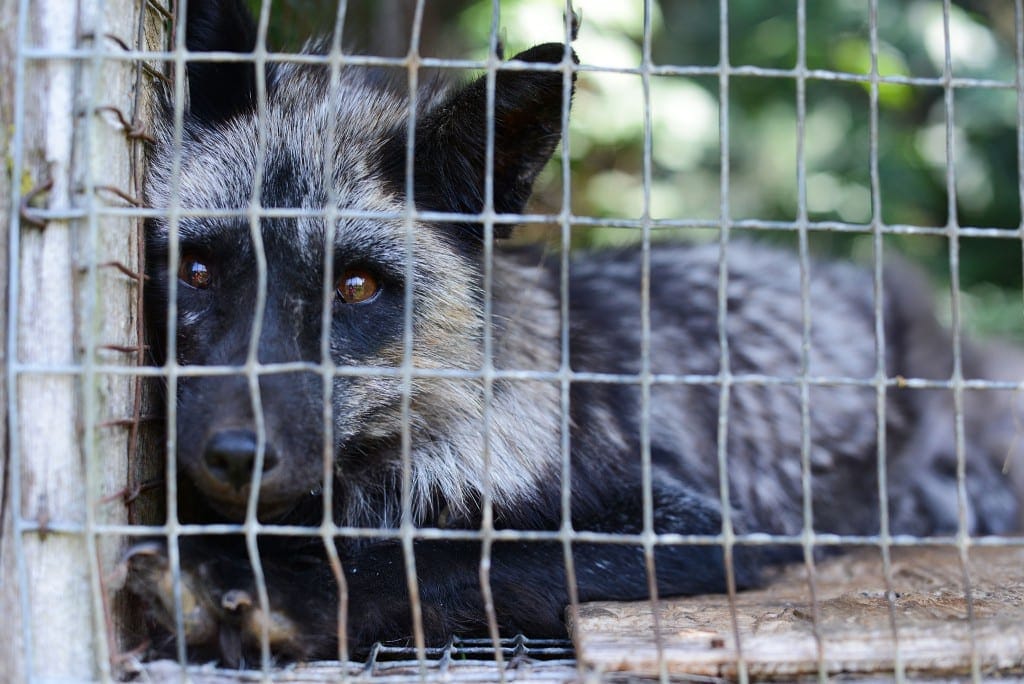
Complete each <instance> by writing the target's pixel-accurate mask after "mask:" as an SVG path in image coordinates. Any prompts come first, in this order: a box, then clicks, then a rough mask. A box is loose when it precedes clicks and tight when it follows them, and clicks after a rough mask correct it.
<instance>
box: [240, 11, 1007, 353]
mask: <svg viewBox="0 0 1024 684" xmlns="http://www.w3.org/2000/svg"><path fill="white" fill-rule="evenodd" d="M249 1H250V2H251V4H252V6H253V8H254V9H255V10H257V11H258V10H259V7H260V0H249ZM493 4H494V3H492V2H491V1H490V0H483V1H481V0H427V2H426V4H425V12H424V21H423V26H422V44H421V54H423V55H425V56H430V57H443V58H453V59H465V58H470V59H483V58H485V57H486V55H487V49H488V38H489V34H490V31H491V26H492V23H493V22H494V21H495V19H494V17H493ZM805 4H806V10H805V14H806V17H805V19H806V21H805V36H806V67H807V68H808V69H810V70H827V71H830V72H838V73H840V74H855V75H865V74H868V73H869V72H870V69H871V40H870V31H869V16H868V11H869V3H868V2H867V1H866V0H829V1H828V2H819V1H817V0H806V3H805ZM414 5H415V3H414V2H413V0H350V1H349V2H347V3H345V13H344V23H343V26H344V31H343V35H344V40H343V45H344V48H345V50H346V51H348V52H352V53H358V54H377V55H385V56H402V55H404V54H406V53H407V51H408V49H409V40H410V34H411V26H412V19H413V10H414ZM575 7H576V8H577V10H578V11H580V12H581V14H582V19H583V21H582V27H581V30H580V34H579V38H578V40H577V41H576V43H575V48H576V50H577V52H578V53H579V55H580V58H581V60H582V62H583V63H584V64H586V65H590V66H597V67H607V68H610V69H616V68H627V69H628V68H636V67H638V66H639V65H640V63H641V55H642V45H643V43H642V41H643V26H644V2H643V0H576V2H575ZM563 8H564V4H563V3H562V2H561V1H560V0H501V2H500V17H499V18H498V20H497V22H498V25H499V26H500V29H499V35H500V36H501V38H502V40H503V42H504V44H505V46H506V54H507V55H512V54H515V52H517V51H519V50H521V49H525V48H527V47H529V46H531V45H533V44H536V43H540V42H546V41H558V40H562V39H563V36H564V23H563V19H562V12H563ZM651 11H652V15H651V17H650V25H651V28H652V34H651V54H652V58H653V62H654V63H655V64H656V65H677V66H682V67H693V66H696V67H710V68H713V67H716V66H717V65H719V63H720V61H721V59H720V56H721V40H722V39H723V38H727V41H728V60H729V63H730V65H732V66H733V67H739V66H750V67H758V68H761V69H767V70H790V69H793V68H795V67H796V66H797V60H798V50H797V46H798V21H797V12H798V8H797V2H796V0H772V1H771V2H764V1H761V0H730V1H729V3H728V36H722V35H721V32H720V28H719V25H720V2H719V0H655V1H654V2H652V3H651ZM271 12H272V21H271V22H270V24H269V26H270V33H269V41H270V43H271V47H272V48H274V49H278V50H297V49H299V48H300V47H301V46H302V44H303V42H304V41H305V39H306V38H307V37H309V36H311V35H323V34H324V33H326V32H329V31H330V30H331V29H332V27H334V26H335V25H336V22H337V21H338V4H337V1H336V0H274V1H273V4H272V6H271ZM1017 23H1018V19H1017V18H1016V17H1015V15H1014V7H1013V2H1011V1H1010V0H958V1H957V2H954V3H953V4H952V7H951V10H950V12H949V22H948V28H949V37H950V53H949V54H950V60H951V65H952V74H953V76H954V77H955V78H957V79H976V81H970V82H968V84H967V87H957V88H956V89H955V90H954V96H953V111H954V116H953V121H952V126H953V149H954V155H953V157H954V159H953V162H952V163H948V160H947V153H946V149H947V121H946V119H947V116H946V103H945V91H944V89H943V88H942V87H940V86H938V85H930V84H929V85H915V84H884V85H882V86H881V87H880V90H879V102H878V105H879V106H878V111H877V122H878V141H877V142H878V171H879V182H880V203H879V204H880V206H879V208H880V216H881V219H882V222H883V223H884V224H886V225H896V226H913V227H921V228H943V227H945V226H946V225H947V223H948V219H949V211H950V208H951V207H953V208H954V210H955V212H956V221H957V222H958V225H960V226H970V227H983V228H999V229H1010V230H1014V231H1016V230H1017V229H1018V228H1019V227H1020V225H1021V202H1022V199H1021V197H1022V193H1021V183H1020V179H1019V173H1018V155H1019V151H1018V150H1019V144H1018V119H1019V116H1020V115H1019V112H1018V96H1017V91H1016V90H1015V89H1014V88H1013V87H1012V85H1011V87H1006V84H1013V83H1014V82H1015V79H1016V74H1017V63H1016V47H1015V45H1016V38H1015V31H1014V29H1015V26H1016V25H1017ZM877 25H878V33H877V35H878V51H877V61H878V69H879V73H880V74H881V75H882V76H897V77H910V78H918V77H921V78H939V77H941V76H942V75H943V70H944V64H945V60H946V49H945V39H944V37H945V30H946V28H945V27H946V24H945V22H944V13H943V3H942V0H879V2H878V24H877ZM447 77H448V78H456V79H465V78H469V77H470V74H469V73H464V72H463V73H455V74H448V75H447ZM999 83H1002V84H1004V85H1003V86H999ZM650 92H651V120H652V142H653V147H652V175H651V186H650V212H651V216H652V217H653V218H655V219H674V220H680V221H682V222H687V221H689V222H696V223H701V222H704V223H706V224H713V223H714V221H715V220H716V219H717V218H718V217H719V215H720V204H721V195H720V186H721V179H720V174H721V164H720V158H721V148H720V145H721V142H720V135H719V107H720V93H719V78H718V76H717V75H715V74H714V73H707V74H689V75H686V76H683V75H661V76H655V77H653V78H652V79H651V85H650ZM869 92H870V90H869V85H868V84H867V83H866V82H863V81H861V82H857V81H850V80H843V79H842V78H841V77H840V78H838V79H837V78H832V77H827V76H826V77H825V78H814V77H812V78H810V79H808V80H807V81H806V92H805V106H806V117H805V129H804V162H805V169H806V198H807V217H808V219H809V220H810V221H811V226H812V231H811V236H810V238H811V239H810V243H811V246H812V249H813V251H814V253H815V254H820V255H824V256H840V257H843V258H853V259H856V260H862V261H864V262H866V263H870V259H871V258H872V237H871V234H870V221H871V219H872V215H873V206H872V197H871V192H870V163H869V151H870V145H871V140H870V121H871V107H870V100H869ZM797 108H798V102H797V82H796V80H795V79H794V78H793V77H792V75H785V74H779V73H777V72H774V73H773V72H764V73H756V74H750V75H735V76H733V77H731V78H730V80H729V110H728V111H729V141H728V145H729V150H728V152H729V197H728V199H729V202H728V206H729V213H730V216H731V217H732V218H733V219H737V220H739V219H755V220H762V221H794V220H796V219H797V218H798V196H799V193H798V187H797V179H798V173H797V170H798V160H797V149H798V145H797V142H798V137H797V136H798V128H797ZM643 114H644V99H643V89H642V83H641V79H640V77H639V76H638V75H636V74H630V73H616V72H614V71H609V72H587V73H585V74H583V75H582V76H581V78H580V81H579V86H578V94H577V96H576V100H575V103H574V110H573V115H572V125H571V130H570V136H571V145H570V151H571V158H570V163H571V165H572V166H571V172H572V173H571V178H572V187H571V193H570V196H571V201H572V211H573V212H574V213H575V214H576V215H580V216H592V217H598V218H602V219H607V220H609V221H614V220H615V219H638V218H640V217H641V215H642V213H643V209H644V201H645V200H644V197H645V195H644V188H643V172H642V169H643V157H644V155H643V149H644V130H643V121H644V118H643ZM951 168H952V169H953V171H955V185H954V187H955V193H954V194H955V197H953V198H950V197H949V193H948V192H947V187H948V185H949V180H948V179H949V173H950V169H951ZM561 177H562V174H561V168H560V166H559V162H555V163H553V164H552V165H551V166H550V167H549V168H548V169H547V170H546V172H545V173H544V175H543V176H542V178H541V179H540V182H539V184H538V191H537V193H536V197H535V200H534V206H533V208H534V209H535V210H537V211H539V212H552V213H554V212H557V211H558V210H559V209H560V207H561V202H562V198H563V189H562V187H561ZM820 221H835V222H842V223H844V224H855V225H861V226H863V230H843V231H828V230H817V229H814V223H815V222H820ZM543 232H544V229H543V227H540V228H537V227H535V228H533V229H532V230H531V231H529V239H538V238H543V237H544V235H543ZM734 233H735V234H737V236H742V237H747V235H745V234H746V233H749V234H750V237H751V239H765V240H772V241H775V242H784V243H792V244H795V242H796V236H795V235H794V233H793V232H792V231H769V230H763V229H759V230H742V229H740V230H734ZM547 234H548V235H554V236H557V228H552V229H551V230H548V231H547ZM658 237H659V239H660V238H662V237H664V238H668V239H680V238H682V239H692V240H707V239H717V234H716V232H715V230H714V228H713V227H689V228H678V229H670V230H661V231H658ZM637 238H638V235H637V231H636V230H631V229H628V228H586V229H579V230H577V231H576V232H575V233H574V235H573V243H574V245H579V246H581V247H586V246H591V247H592V246H601V245H608V244H621V243H623V242H629V241H634V240H636V239H637ZM885 248H886V250H887V252H889V251H892V252H899V253H901V254H903V255H906V257H907V258H908V259H909V260H911V261H913V262H915V263H917V264H919V266H920V267H921V268H922V269H923V270H925V271H927V272H928V274H929V276H930V277H931V278H932V281H933V282H934V284H935V292H936V300H937V303H938V307H939V310H940V312H943V315H945V316H947V317H948V316H949V305H950V288H949V284H950V266H949V265H950V260H949V241H948V239H947V238H946V237H945V236H943V235H927V234H912V235H894V236H889V237H887V238H886V240H885ZM959 249H960V273H959V279H960V286H961V306H962V310H963V313H964V316H965V318H964V325H965V328H966V329H967V330H968V332H970V333H971V334H973V335H975V336H982V337H992V336H997V337H1002V338H1009V339H1012V340H1015V341H1017V342H1018V343H1024V316H1022V312H1024V306H1022V292H1021V273H1022V254H1021V240H1020V238H1019V237H1010V238H1007V237H961V238H960V240H959Z"/></svg>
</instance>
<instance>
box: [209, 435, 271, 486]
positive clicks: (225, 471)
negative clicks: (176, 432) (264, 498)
mask: <svg viewBox="0 0 1024 684" xmlns="http://www.w3.org/2000/svg"><path fill="white" fill-rule="evenodd" d="M203 461H204V462H205V463H206V468H207V470H208V471H209V473H210V475H211V476H212V477H213V478H214V479H215V480H218V481H220V482H224V483H227V484H230V485H231V486H232V487H234V488H235V489H236V490H241V489H242V487H244V486H245V485H247V484H249V483H250V482H251V481H252V471H253V467H254V465H255V464H256V433H254V432H252V431H251V430H221V431H220V432H218V433H216V434H214V435H213V437H211V438H210V440H209V441H208V442H207V443H206V449H205V450H204V452H203ZM275 466H277V456H276V454H274V452H273V450H272V449H271V448H270V445H269V444H268V445H267V446H266V448H265V449H264V453H263V472H264V473H266V472H267V471H269V470H271V469H273V468H274V467H275Z"/></svg>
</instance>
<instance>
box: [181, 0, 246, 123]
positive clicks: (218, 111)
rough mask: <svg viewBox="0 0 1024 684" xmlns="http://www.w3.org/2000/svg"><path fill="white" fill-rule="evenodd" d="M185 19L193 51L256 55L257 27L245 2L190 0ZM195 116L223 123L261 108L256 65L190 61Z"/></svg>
mask: <svg viewBox="0 0 1024 684" xmlns="http://www.w3.org/2000/svg"><path fill="white" fill-rule="evenodd" d="M187 12H188V16H187V17H186V19H185V45H186V47H187V48H188V50H189V52H252V51H253V49H254V48H255V47H256V25H255V23H254V22H253V19H252V15H250V14H249V10H248V9H247V8H246V7H245V4H244V2H243V0H190V2H188V10H187ZM187 72H188V97H189V107H188V109H189V112H190V113H191V114H192V115H194V116H196V117H198V118H200V119H204V120H212V121H220V120H224V119H227V118H230V117H231V116H233V115H235V114H237V113H238V112H240V111H244V110H246V109H250V108H252V107H254V106H255V103H256V68H255V66H254V65H253V63H252V62H244V61H243V62H208V61H194V62H189V63H188V66H187Z"/></svg>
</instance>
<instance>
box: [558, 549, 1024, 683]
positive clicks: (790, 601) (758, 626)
mask: <svg viewBox="0 0 1024 684" xmlns="http://www.w3.org/2000/svg"><path fill="white" fill-rule="evenodd" d="M892 559H893V562H892V578H893V586H892V588H893V590H894V591H895V597H894V601H893V603H892V604H890V602H889V600H888V599H887V594H886V584H885V579H884V574H883V566H882V562H881V554H880V552H879V550H877V549H872V550H860V551H857V552H854V553H851V554H849V555H844V556H840V557H836V558H831V559H829V560H827V561H824V562H820V563H818V564H817V567H816V572H815V577H816V579H815V587H816V594H817V620H815V611H814V609H813V607H812V602H811V600H810V590H809V583H808V580H807V578H808V573H807V570H806V568H805V567H804V566H802V565H801V566H798V567H791V568H788V569H786V570H785V571H783V572H782V573H781V574H780V575H779V576H778V577H777V578H775V579H774V580H773V581H771V582H770V583H769V585H768V586H766V587H764V588H762V589H758V590H755V591H746V592H741V593H739V594H738V596H737V598H736V625H737V627H738V632H739V643H740V647H741V652H742V657H743V662H744V663H745V666H746V669H747V672H748V674H749V675H751V676H753V677H759V678H765V677H792V676H794V675H799V674H815V673H819V672H820V671H821V670H822V669H824V671H825V672H827V673H829V674H839V673H861V674H871V673H884V672H894V671H895V670H896V668H897V667H898V666H897V658H898V659H899V662H900V663H901V664H902V667H903V668H904V671H905V672H908V673H917V674H922V675H934V676H948V675H954V674H960V673H969V672H970V671H971V668H972V658H975V659H976V661H977V666H978V667H979V668H980V671H981V673H982V674H985V673H993V672H996V671H998V672H1000V673H1002V674H1007V673H1020V672H1021V671H1022V669H1024V548H1021V547H999V548H996V547H990V548H974V549H972V550H971V551H970V563H969V572H970V581H971V593H970V596H971V600H970V604H971V610H972V612H973V619H972V620H969V619H968V601H967V600H966V599H965V594H964V570H963V567H962V565H961V563H960V560H959V554H958V551H957V550H956V549H951V548H948V547H947V548H899V549H893V552H892ZM890 606H892V607H890ZM570 613H571V611H570ZM657 617H658V621H659V624H658V630H657V632H656V631H655V625H654V610H653V606H652V602H650V601H641V602H636V603H615V602H595V603H589V604H583V605H581V606H580V607H579V611H578V614H577V615H576V616H575V617H574V616H572V615H570V616H569V622H570V626H569V627H570V633H571V634H572V636H573V640H574V641H575V643H576V649H577V657H578V658H579V659H580V660H581V661H582V662H583V663H584V664H585V665H586V666H587V667H589V668H593V669H594V670H596V671H598V672H630V673H634V674H640V675H657V674H658V673H659V644H658V641H659V640H658V639H657V638H656V635H657V634H660V637H661V638H660V657H662V658H664V662H665V666H666V669H667V671H668V673H669V674H691V675H708V676H720V677H735V676H736V675H737V673H738V664H737V663H738V653H737V648H736V639H735V631H734V628H733V622H732V618H731V611H730V607H729V599H728V597H727V596H697V597H688V598H680V599H670V600H665V601H661V602H659V603H658V604H657ZM894 624H895V633H894V629H893V626H894ZM815 631H817V635H818V636H817V637H816V636H815Z"/></svg>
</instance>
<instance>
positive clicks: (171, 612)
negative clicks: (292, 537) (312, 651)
mask: <svg viewBox="0 0 1024 684" xmlns="http://www.w3.org/2000/svg"><path fill="white" fill-rule="evenodd" d="M196 558H199V559H201V560H199V561H198V562H195V561H196ZM122 563H123V564H124V565H125V566H126V567H125V572H126V578H127V582H126V586H127V589H128V590H129V591H130V592H132V593H133V594H135V595H136V596H138V597H140V598H141V599H142V601H143V602H144V603H145V605H146V608H147V612H148V614H149V615H150V616H151V617H152V619H153V620H154V622H156V623H157V624H158V625H159V627H160V628H162V630H165V631H166V632H167V633H169V634H171V635H174V634H175V633H176V632H177V628H176V623H177V620H176V619H175V613H176V611H175V595H174V593H175V583H176V582H175V579H176V578H175V574H176V573H175V572H174V569H173V567H172V565H171V562H170V559H169V558H168V554H167V547H166V544H164V543H163V542H160V541H147V542H142V543H139V544H136V545H135V546H133V547H131V548H130V549H128V551H127V552H126V553H125V555H124V558H123V560H122ZM177 584H178V586H179V587H180V596H181V615H182V629H183V630H184V631H183V634H182V635H181V636H182V638H183V639H184V641H185V645H186V646H187V648H188V650H189V654H190V655H189V658H190V660H191V659H194V658H197V657H198V658H216V659H218V660H220V661H221V663H222V664H224V665H226V666H228V667H241V666H244V665H245V663H246V662H250V663H251V662H254V661H256V662H258V661H259V653H260V644H261V643H262V640H263V638H264V635H265V636H266V639H267V641H268V645H269V647H270V651H271V653H272V654H274V655H275V656H284V657H286V658H289V659H302V658H303V656H304V655H305V652H306V648H304V647H303V646H304V643H303V642H304V640H303V639H302V638H301V635H300V629H299V627H298V624H297V623H296V622H295V621H294V620H293V619H291V618H290V617H289V616H288V615H286V614H285V612H284V611H283V610H280V609H278V608H276V607H275V606H274V602H273V596H271V597H270V601H269V603H270V604H271V605H270V607H269V610H263V609H262V608H261V606H260V601H259V599H258V593H257V590H256V586H255V581H254V579H253V576H252V573H251V570H250V569H249V565H248V562H247V561H245V562H240V561H239V560H238V559H237V558H223V557H222V558H217V557H216V556H211V555H207V554H199V555H197V556H194V555H192V554H186V553H182V559H181V563H180V571H179V572H178V573H177ZM167 643H168V645H170V646H171V647H172V648H173V643H174V641H173V638H172V639H169V640H167Z"/></svg>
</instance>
